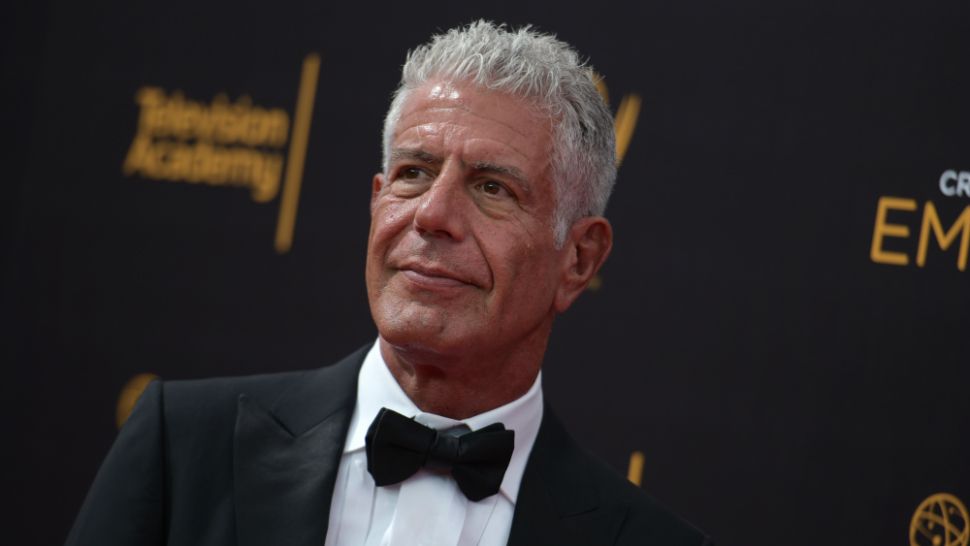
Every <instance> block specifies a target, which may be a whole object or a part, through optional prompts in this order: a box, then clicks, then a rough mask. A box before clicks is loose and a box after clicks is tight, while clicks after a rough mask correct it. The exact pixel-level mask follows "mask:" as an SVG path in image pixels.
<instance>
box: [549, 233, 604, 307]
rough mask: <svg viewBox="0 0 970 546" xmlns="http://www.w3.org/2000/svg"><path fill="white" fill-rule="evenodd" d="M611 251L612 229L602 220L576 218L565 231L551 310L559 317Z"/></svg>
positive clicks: (583, 288) (587, 283)
mask: <svg viewBox="0 0 970 546" xmlns="http://www.w3.org/2000/svg"><path fill="white" fill-rule="evenodd" d="M612 248H613V227H612V226H610V222H609V221H608V220H607V219H606V218H603V217H602V216H588V217H586V218H580V219H579V220H577V221H576V223H574V224H573V226H572V227H571V228H570V229H569V234H568V236H567V237H566V241H565V243H564V244H563V249H562V252H563V253H564V262H563V269H562V277H561V278H560V283H559V287H558V288H557V290H556V299H555V302H554V306H555V309H556V312H557V313H562V312H564V311H565V310H566V309H568V308H569V306H570V305H572V304H573V302H574V301H576V298H578V297H579V295H580V294H581V293H582V292H583V290H585V289H586V286H587V285H589V283H590V281H591V280H593V277H594V276H595V275H596V272H597V271H599V269H600V266H602V265H603V262H605V261H606V257H607V256H609V255H610V250H611V249H612Z"/></svg>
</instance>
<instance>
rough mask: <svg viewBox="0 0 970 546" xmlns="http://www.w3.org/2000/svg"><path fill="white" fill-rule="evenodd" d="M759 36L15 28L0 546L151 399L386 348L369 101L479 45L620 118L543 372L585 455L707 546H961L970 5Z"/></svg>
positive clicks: (518, 21) (42, 513) (578, 29)
mask: <svg viewBox="0 0 970 546" xmlns="http://www.w3.org/2000/svg"><path fill="white" fill-rule="evenodd" d="M777 4H778V3H775V2H759V3H751V2H745V3H742V4H737V3H727V4H724V3H718V2H688V3H669V2H632V1H630V2H595V3H583V2H578V1H576V0H569V1H568V2H542V3H536V4H529V5H525V4H521V5H520V4H519V3H513V2H494V3H490V4H477V5H476V4H462V3H455V2H450V3H428V2H423V3H413V2H412V3H398V4H393V5H391V4H388V5H383V4H379V3H377V4H367V3H360V2H323V1H319V0H313V1H310V0H302V1H299V2H289V3H240V2H228V1H217V2H206V3H196V2H187V1H183V0H167V1H165V2H147V3H142V2H122V1H108V2H101V3H98V4H97V5H91V4H90V3H84V2H81V3H79V2H52V3H49V4H42V5H43V6H44V7H43V8H42V9H33V10H32V11H31V14H32V17H31V18H30V21H29V23H30V24H31V25H32V26H30V27H29V28H27V29H26V30H25V29H24V27H19V30H18V33H17V34H16V36H17V37H18V40H22V41H23V43H22V44H20V45H21V48H20V49H19V50H18V49H17V48H16V47H15V48H14V49H12V50H11V54H10V55H8V56H7V60H10V59H13V60H14V61H16V59H17V58H18V57H17V55H18V51H28V50H29V57H21V59H22V58H28V59H30V62H29V63H26V62H21V63H19V64H18V65H17V66H18V69H17V72H16V74H19V75H23V76H24V77H21V78H18V81H19V84H20V86H18V81H9V80H6V79H5V82H4V84H5V86H7V87H11V88H14V89H16V90H17V92H15V93H13V94H11V93H10V92H9V91H7V92H5V93H6V94H5V95H4V96H5V97H6V96H9V97H19V99H18V100H10V101H9V102H7V103H6V104H4V105H3V108H4V112H5V117H6V118H7V119H10V120H13V121H12V125H11V127H12V129H11V132H14V133H15V134H12V135H10V136H11V137H12V139H13V140H14V141H16V143H17V144H16V145H14V147H12V148H10V149H12V150H15V151H17V153H16V154H15V156H14V157H11V158H10V159H9V160H8V165H10V166H11V167H10V168H11V169H12V170H11V171H10V172H12V173H13V176H12V177H11V178H12V179H8V186H7V188H8V190H9V191H8V192H7V194H6V195H7V197H6V199H9V201H7V203H6V206H4V207H3V210H4V211H5V212H9V216H8V218H7V219H5V221H4V226H5V228H6V227H9V231H8V233H7V234H5V237H4V239H3V240H4V242H5V248H4V249H3V251H4V256H5V259H4V264H3V265H4V269H3V275H4V277H3V287H2V288H3V299H2V307H3V311H2V313H3V318H4V321H5V326H4V334H3V336H4V338H5V339H4V358H3V359H4V370H5V377H6V379H5V383H6V384H5V385H4V387H3V392H4V396H3V398H4V405H5V406H9V407H7V408H6V409H7V411H6V412H5V414H6V416H7V421H8V422H9V427H8V429H9V430H10V434H9V435H8V438H11V439H12V441H9V442H7V443H6V447H5V449H4V450H3V451H4V452H5V453H4V460H5V461H8V462H7V463H6V464H5V465H4V470H3V472H4V476H3V483H4V489H6V490H7V491H8V499H9V504H10V505H11V506H10V507H9V508H8V509H7V513H8V515H9V516H11V517H10V520H9V522H8V523H7V524H6V525H5V527H6V530H5V531H4V534H5V536H11V535H12V537H14V538H15V539H16V540H12V539H11V540H10V541H9V542H8V540H7V539H4V542H5V543H10V544H57V543H60V542H62V541H63V540H64V537H65V536H66V533H67V531H68V529H69V527H70V525H71V523H72V521H73V518H74V515H75V514H76V511H77V510H78V508H79V506H80V503H81V501H82V499H83V496H84V494H85V493H86V491H87V488H88V486H89V485H90V482H91V480H92V479H93V477H94V474H95V472H96V470H97V467H98V465H99V464H100V461H101V459H102V458H103V457H104V455H105V453H106V451H107V449H108V448H109V446H110V445H111V442H112V440H113V438H114V436H115V434H116V431H117V427H118V426H119V424H120V423H121V422H123V420H124V418H125V417H126V415H127V412H128V410H129V409H130V407H131V405H132V404H133V402H134V400H135V399H137V396H138V394H139V393H140V392H141V389H142V388H144V385H145V384H147V382H148V381H150V380H151V379H152V378H155V377H161V378H163V379H185V378H199V377H208V376H216V375H230V374H231V375H237V374H252V373H265V372H274V371H282V370H292V369H302V368H312V367H316V366H320V365H323V364H326V363H330V362H333V361H335V360H336V359H338V358H340V357H341V356H343V355H345V354H347V353H349V352H351V351H353V350H354V349H356V348H357V347H359V346H361V345H363V344H365V343H370V342H372V341H373V340H374V339H375V336H376V332H375V330H374V326H373V323H372V322H371V320H370V316H369V312H368V308H367V302H366V294H365V289H364V282H363V272H364V258H365V248H366V239H367V231H368V223H369V216H368V198H369V191H370V181H371V177H372V176H373V174H374V173H375V172H376V171H378V170H379V168H380V155H381V154H380V152H381V150H380V131H381V126H382V118H383V115H384V112H385V110H386V108H387V105H388V101H389V98H390V94H391V92H392V91H393V89H394V87H395V85H396V83H397V80H398V77H399V68H400V65H401V64H402V62H403V60H404V57H405V53H406V51H407V50H408V49H409V48H411V47H413V46H415V45H417V44H419V43H422V42H423V41H425V40H426V39H427V38H428V37H429V36H430V35H431V34H433V33H435V32H438V31H442V30H445V29H448V28H450V27H453V26H456V25H458V24H463V23H467V22H470V21H471V20H473V19H476V18H481V17H484V18H489V19H493V20H497V21H505V22H508V23H510V24H512V25H515V26H518V25H522V24H526V23H532V24H534V25H536V26H538V28H540V29H541V30H544V31H549V32H554V33H556V34H557V35H558V36H559V37H561V38H562V39H564V40H566V41H567V42H569V43H571V44H573V45H574V46H576V47H577V48H578V49H579V50H580V51H581V52H582V53H583V54H584V55H588V56H589V58H590V60H591V62H592V64H593V65H594V66H595V67H596V70H597V72H598V73H599V74H600V75H601V77H602V82H601V85H600V89H601V91H602V92H603V93H604V95H605V96H607V97H608V101H609V102H610V104H611V108H612V109H613V111H614V112H615V114H616V130H617V135H618V152H619V155H620V156H621V159H622V162H621V166H620V169H619V180H618V183H617V188H616V192H615V194H614V197H613V200H612V202H611V204H610V207H609V210H608V216H609V218H610V219H611V221H612V222H613V225H614V228H615V231H616V245H615V248H614V252H613V255H612V256H611V258H610V260H609V261H608V263H607V264H606V266H605V267H604V269H603V271H602V272H601V274H600V276H599V277H598V278H597V279H596V282H595V283H594V284H593V285H592V286H591V287H590V290H589V291H588V292H587V293H586V294H585V295H584V296H583V297H581V299H580V300H579V301H578V302H577V304H576V305H575V306H574V307H573V308H572V309H571V310H570V311H569V312H568V313H567V314H565V315H564V316H562V317H561V318H560V319H559V320H558V322H557V323H556V326H555V328H554V332H553V338H552V341H551V345H550V348H549V352H548V354H547V356H546V362H545V365H544V370H545V372H544V376H543V377H544V382H545V389H546V396H547V398H548V399H549V401H550V402H551V404H552V405H553V406H554V407H555V408H556V409H557V411H558V412H559V414H560V415H561V417H563V419H564V421H566V422H567V423H568V425H569V427H570V429H571V431H572V432H573V434H574V435H575V436H576V437H577V439H578V440H580V442H581V443H583V444H584V445H585V446H587V447H588V448H589V449H590V450H591V451H593V452H594V453H596V454H598V455H599V456H600V457H602V458H603V459H604V460H606V461H607V462H608V463H609V464H611V465H612V466H614V467H615V468H616V469H617V471H618V472H620V473H622V474H625V475H628V476H629V477H630V479H631V480H633V481H634V482H636V483H639V484H640V486H641V487H642V488H644V489H645V490H647V491H648V492H649V493H650V494H652V495H653V496H655V497H657V498H658V499H660V501H661V502H662V503H663V504H665V505H666V506H668V507H669V508H671V509H672V510H674V511H675V512H678V513H680V514H682V515H683V516H685V517H686V518H688V519H689V520H691V521H692V522H694V523H696V524H697V525H698V526H700V527H701V528H703V529H705V530H706V531H707V532H709V533H711V534H712V535H713V536H714V537H715V539H716V541H717V542H718V543H719V544H721V545H725V546H731V545H736V546H742V545H744V546H748V545H751V546H754V545H764V546H775V545H790V546H817V545H818V544H846V545H849V544H852V545H855V544H859V545H872V546H876V545H879V546H886V545H899V546H910V545H912V546H968V535H970V523H968V520H970V518H968V514H967V506H968V504H970V463H968V461H970V438H968V435H970V401H968V394H970V390H968V388H970V271H968V264H967V262H968V246H970V32H968V30H967V29H968V28H970V4H968V3H967V2H965V1H963V0H949V1H945V2H940V3H933V4H919V5H917V4H913V3H903V2H891V3H881V4H873V5H866V4H863V3H861V2H852V3H848V4H847V3H834V4H831V5H829V4H824V3H822V4H820V3H815V2H802V3H800V4H797V5H795V4H792V5H785V6H781V5H777ZM5 24H6V25H8V26H11V27H15V28H18V24H19V23H17V22H13V23H10V22H8V23H5ZM23 24H27V22H25V23H23ZM11 41H12V40H8V42H11ZM14 45H17V44H14ZM25 89H28V90H29V92H28V91H24V90H25Z"/></svg>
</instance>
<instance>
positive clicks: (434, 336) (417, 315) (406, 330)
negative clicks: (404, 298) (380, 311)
mask: <svg viewBox="0 0 970 546" xmlns="http://www.w3.org/2000/svg"><path fill="white" fill-rule="evenodd" d="M409 311H410V312H409ZM409 311H404V312H401V313H390V314H388V315H390V316H388V315H383V316H381V318H380V319H379V320H377V321H376V322H377V330H378V332H379V333H380V335H381V339H383V340H384V341H385V342H386V343H388V344H389V345H391V346H392V347H394V348H395V349H397V350H404V351H407V352H412V351H413V352H416V353H432V354H437V355H442V356H445V355H456V356H457V355H460V354H462V353H463V352H466V351H467V348H468V346H469V343H468V342H469V341H470V340H469V339H468V337H469V336H467V335H462V334H461V333H460V332H456V331H455V330H454V326H455V323H456V322H457V323H459V324H460V323H462V322H463V321H462V319H450V320H449V319H447V318H446V317H444V316H443V314H442V313H440V312H438V313H435V312H429V310H424V311H425V312H415V310H409Z"/></svg>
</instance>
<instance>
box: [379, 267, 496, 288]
mask: <svg viewBox="0 0 970 546" xmlns="http://www.w3.org/2000/svg"><path fill="white" fill-rule="evenodd" d="M398 269H399V270H400V271H401V273H402V274H403V275H404V276H405V277H406V278H407V279H408V280H409V281H411V282H412V283H414V284H417V285H420V286H425V287H428V288H453V287H460V286H478V284H477V283H475V282H473V281H472V280H471V279H470V278H468V277H467V276H465V275H463V274H461V273H459V272H456V271H453V270H451V269H449V268H445V267H441V266H438V265H434V264H424V263H417V262H415V263H406V264H402V265H401V266H400V267H399V268H398Z"/></svg>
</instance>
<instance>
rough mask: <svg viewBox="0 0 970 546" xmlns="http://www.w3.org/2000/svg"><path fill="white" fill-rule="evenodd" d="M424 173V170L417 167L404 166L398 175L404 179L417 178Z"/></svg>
mask: <svg viewBox="0 0 970 546" xmlns="http://www.w3.org/2000/svg"><path fill="white" fill-rule="evenodd" d="M424 174H425V173H424V171H423V170H421V169H419V168H417V167H404V168H403V169H401V170H400V171H399V172H398V176H397V177H398V178H400V179H403V180H417V179H418V178H421V176H423V175H424Z"/></svg>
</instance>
